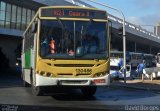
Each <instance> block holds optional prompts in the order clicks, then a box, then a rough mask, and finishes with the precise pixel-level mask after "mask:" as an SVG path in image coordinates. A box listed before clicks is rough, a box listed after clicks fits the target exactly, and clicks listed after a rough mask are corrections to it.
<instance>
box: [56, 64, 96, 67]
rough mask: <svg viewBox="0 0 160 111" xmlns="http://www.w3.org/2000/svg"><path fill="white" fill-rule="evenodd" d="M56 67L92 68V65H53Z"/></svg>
mask: <svg viewBox="0 0 160 111" xmlns="http://www.w3.org/2000/svg"><path fill="white" fill-rule="evenodd" d="M54 66H56V67H93V66H94V64H55V65H54Z"/></svg>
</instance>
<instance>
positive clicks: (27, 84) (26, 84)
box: [23, 80, 31, 87]
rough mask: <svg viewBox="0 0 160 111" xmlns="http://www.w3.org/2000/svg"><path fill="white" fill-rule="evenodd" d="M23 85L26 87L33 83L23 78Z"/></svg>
mask: <svg viewBox="0 0 160 111" xmlns="http://www.w3.org/2000/svg"><path fill="white" fill-rule="evenodd" d="M23 86H24V87H30V86H31V85H30V84H29V83H28V82H26V81H25V80H23Z"/></svg>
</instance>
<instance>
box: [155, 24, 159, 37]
mask: <svg viewBox="0 0 160 111" xmlns="http://www.w3.org/2000/svg"><path fill="white" fill-rule="evenodd" d="M154 33H155V34H156V35H157V36H160V22H159V23H157V25H156V26H155V27H154Z"/></svg>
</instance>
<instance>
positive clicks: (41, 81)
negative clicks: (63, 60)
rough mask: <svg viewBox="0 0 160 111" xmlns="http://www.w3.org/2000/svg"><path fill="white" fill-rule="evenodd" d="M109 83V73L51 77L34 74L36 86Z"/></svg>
mask: <svg viewBox="0 0 160 111" xmlns="http://www.w3.org/2000/svg"><path fill="white" fill-rule="evenodd" d="M109 84H110V74H107V75H106V76H103V77H97V78H53V77H44V76H41V75H39V74H36V86H57V85H59V86H105V85H109Z"/></svg>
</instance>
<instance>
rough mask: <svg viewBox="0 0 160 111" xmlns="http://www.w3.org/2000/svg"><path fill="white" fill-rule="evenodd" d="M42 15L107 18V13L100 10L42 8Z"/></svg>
mask: <svg viewBox="0 0 160 111" xmlns="http://www.w3.org/2000/svg"><path fill="white" fill-rule="evenodd" d="M41 17H63V18H91V19H107V14H106V12H105V11H99V10H88V9H74V8H70V9H68V8H67V9H66V8H65V9H64V8H56V9H55V8H48V9H47V8H46V9H42V10H41Z"/></svg>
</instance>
